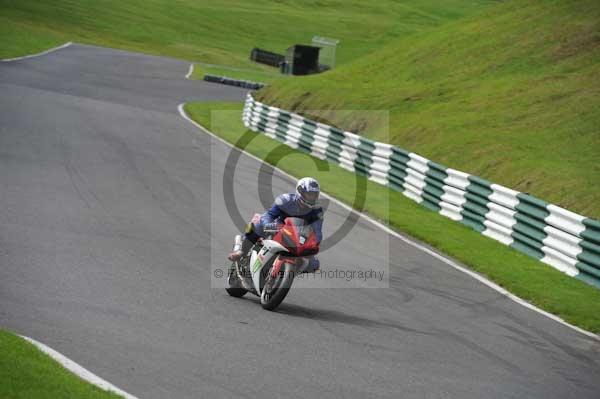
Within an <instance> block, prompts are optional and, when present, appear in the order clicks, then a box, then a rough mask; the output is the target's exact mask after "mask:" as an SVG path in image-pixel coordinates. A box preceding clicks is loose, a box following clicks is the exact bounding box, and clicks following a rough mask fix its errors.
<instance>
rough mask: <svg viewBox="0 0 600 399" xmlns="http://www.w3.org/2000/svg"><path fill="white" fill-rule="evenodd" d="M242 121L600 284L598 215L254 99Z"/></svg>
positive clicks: (592, 282)
mask: <svg viewBox="0 0 600 399" xmlns="http://www.w3.org/2000/svg"><path fill="white" fill-rule="evenodd" d="M242 119H243V122H244V124H245V125H246V127H247V128H249V129H251V130H253V131H255V132H262V133H265V135H266V136H268V137H271V138H274V139H276V140H279V141H281V142H283V143H285V144H287V145H289V146H290V147H293V148H296V149H299V150H303V151H305V152H308V153H310V154H311V155H313V156H315V157H317V158H320V159H324V160H328V161H331V162H334V163H336V164H338V165H340V166H341V167H343V168H345V169H347V170H350V171H352V172H355V173H358V174H361V175H365V176H367V177H368V178H369V179H370V180H373V181H375V182H377V183H380V184H383V185H385V186H388V187H390V188H391V189H393V190H396V191H400V192H402V193H403V194H404V195H406V196H407V197H409V198H411V199H412V200H414V201H416V202H418V203H420V204H422V205H424V206H426V207H428V208H430V209H432V210H434V211H436V212H438V213H441V214H442V215H444V216H446V217H448V218H450V219H453V220H456V221H460V222H461V223H463V224H466V225H468V226H470V227H472V228H473V229H475V230H477V231H479V232H481V233H482V234H484V235H486V236H488V237H491V238H493V239H495V240H497V241H500V242H501V243H503V244H505V245H509V246H511V247H513V248H515V249H517V250H519V251H521V252H524V253H526V254H527V255H530V256H532V257H534V258H536V259H539V260H541V261H542V262H544V263H547V264H548V265H551V266H553V267H555V268H556V269H558V270H560V271H562V272H564V273H566V274H568V275H569V276H573V277H577V278H579V279H581V280H584V281H586V282H588V283H590V284H593V285H595V286H596V287H599V288H600V222H598V221H597V220H593V219H589V218H586V217H584V216H581V215H578V214H576V213H573V212H571V211H568V210H566V209H563V208H561V207H558V206H556V205H552V204H549V203H547V202H545V201H542V200H540V199H538V198H535V197H532V196H531V195H528V194H524V193H520V192H518V191H515V190H511V189H509V188H506V187H503V186H500V185H498V184H493V183H491V182H489V181H487V180H484V179H482V178H479V177H477V176H472V175H469V174H468V173H464V172H460V171H458V170H454V169H450V168H446V167H445V166H442V165H440V164H437V163H435V162H432V161H430V160H428V159H426V158H423V157H421V156H419V155H417V154H414V153H411V152H408V151H406V150H403V149H401V148H399V147H396V146H393V145H390V144H385V143H379V142H375V141H372V140H369V139H367V138H364V137H361V136H358V135H356V134H353V133H350V132H344V131H341V130H339V129H337V128H335V127H331V126H327V125H324V124H322V123H318V122H314V121H311V120H309V119H306V118H304V117H302V116H300V115H297V114H294V113H291V112H287V111H285V110H282V109H279V108H275V107H270V106H268V105H265V104H262V103H260V102H258V101H255V100H254V98H253V97H252V95H250V94H248V97H247V99H246V104H245V107H244V112H243V115H242Z"/></svg>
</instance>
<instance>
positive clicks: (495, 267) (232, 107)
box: [185, 102, 600, 333]
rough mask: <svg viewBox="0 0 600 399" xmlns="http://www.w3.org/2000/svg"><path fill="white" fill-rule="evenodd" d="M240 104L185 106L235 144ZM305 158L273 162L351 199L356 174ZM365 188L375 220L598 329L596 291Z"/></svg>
mask: <svg viewBox="0 0 600 399" xmlns="http://www.w3.org/2000/svg"><path fill="white" fill-rule="evenodd" d="M242 108H243V104H241V103H223V102H210V103H190V104H186V105H185V111H186V112H187V113H188V115H189V116H190V117H192V118H193V119H194V120H195V121H197V122H198V123H200V124H201V125H203V126H206V127H207V128H209V129H210V130H211V131H212V132H213V133H215V134H216V135H218V136H219V137H222V138H223V139H225V140H226V141H228V142H230V143H232V144H235V143H237V142H238V140H239V139H240V137H242V135H243V134H245V133H246V131H247V130H246V128H245V127H244V125H243V124H242V122H241V117H240V114H241V110H242ZM212 111H235V112H228V113H221V114H220V117H219V123H218V124H212V121H211V112H212ZM249 137H251V139H250V141H249V143H248V144H247V146H246V148H245V150H246V151H247V152H249V153H251V154H253V155H255V156H257V157H259V158H261V159H263V160H265V162H267V163H271V164H273V160H274V159H277V158H278V156H279V155H280V153H281V151H284V149H283V148H282V146H280V143H279V142H277V141H275V140H272V139H270V138H268V137H266V136H264V135H261V134H257V133H252V134H251V135H250V136H249ZM278 148H279V149H278ZM285 151H286V152H289V151H290V149H289V148H288V147H285ZM293 152H297V151H293ZM310 158H311V157H309V156H308V155H306V156H302V157H295V158H294V162H288V163H279V164H278V165H277V166H278V167H279V168H280V169H282V170H284V171H286V172H288V173H290V174H291V175H293V176H305V175H306V174H307V173H308V172H309V171H310V172H311V173H312V174H313V175H314V176H315V177H316V178H317V179H319V181H320V182H321V185H322V187H323V189H324V191H325V192H327V193H328V194H330V195H332V196H334V197H336V198H338V199H339V200H341V201H343V202H345V203H347V204H352V201H353V199H354V197H355V193H354V191H353V187H354V182H355V179H356V177H355V175H354V174H353V173H350V172H348V171H346V170H344V169H342V168H340V167H338V166H336V165H333V164H329V165H328V169H329V170H328V171H326V172H321V171H318V170H317V168H315V165H321V166H322V167H323V166H324V165H325V164H326V163H327V162H326V161H321V160H318V159H314V160H313V159H310ZM315 162H316V164H315ZM366 187H367V190H369V195H368V196H367V202H366V203H365V207H364V212H365V213H367V214H369V215H371V216H373V217H374V218H376V219H377V218H379V219H381V218H385V217H386V215H387V216H388V217H389V224H390V226H391V227H392V228H394V229H397V230H399V231H402V232H404V233H407V234H409V235H411V236H412V237H415V238H417V239H418V240H421V241H423V242H426V243H428V244H430V245H432V246H433V247H435V248H437V249H439V250H440V251H442V252H444V253H446V254H448V255H450V256H452V257H453V258H455V259H457V260H459V261H460V262H462V263H463V264H465V265H467V266H469V267H470V268H471V269H473V270H475V271H477V272H478V273H481V274H482V275H485V276H486V277H488V278H489V279H490V280H492V281H494V282H496V283H497V284H499V285H500V286H502V287H504V288H506V289H507V290H509V291H510V292H512V293H514V294H515V295H517V296H519V297H521V298H523V299H525V300H527V301H529V302H531V303H533V304H535V305H536V306H538V307H540V308H542V309H544V310H546V311H548V312H550V313H553V314H556V315H558V316H560V317H561V318H563V319H564V320H566V321H568V322H569V323H571V324H574V325H576V326H579V327H581V328H584V329H586V330H588V331H592V332H595V333H600V290H597V289H596V288H593V287H591V286H588V285H587V284H585V283H583V282H581V281H579V280H576V279H573V278H570V277H568V276H566V275H565V274H563V273H561V272H559V271H557V270H555V269H553V268H552V267H550V266H547V265H545V264H543V263H541V262H538V261H536V260H534V259H532V258H530V257H528V256H526V255H523V254H521V253H519V252H517V251H515V250H513V249H511V248H510V247H506V246H503V245H501V244H499V243H498V242H496V241H494V240H491V239H489V238H487V237H485V236H482V235H480V234H479V233H477V232H475V231H473V230H471V229H470V228H468V227H466V226H463V225H462V224H460V223H456V222H453V221H451V220H450V219H447V218H445V217H443V216H441V215H438V214H437V213H434V212H432V211H429V210H427V209H426V208H424V207H421V206H419V205H418V204H417V203H415V202H413V201H411V200H409V199H408V198H406V197H404V196H403V195H402V194H400V193H398V192H396V191H393V190H389V189H387V188H386V187H383V186H381V185H379V184H376V183H373V182H370V181H367V182H366ZM388 195H389V209H384V208H382V204H381V203H379V202H378V201H377V198H386V196H388ZM386 203H387V201H386Z"/></svg>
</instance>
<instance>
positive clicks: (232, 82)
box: [204, 74, 265, 90]
mask: <svg viewBox="0 0 600 399" xmlns="http://www.w3.org/2000/svg"><path fill="white" fill-rule="evenodd" d="M204 80H205V81H207V82H213V83H220V84H224V85H229V86H236V87H242V88H244V89H250V90H258V89H262V88H263V87H265V84H264V83H258V82H252V81H250V80H240V79H233V78H228V77H227V76H217V75H210V74H206V75H204Z"/></svg>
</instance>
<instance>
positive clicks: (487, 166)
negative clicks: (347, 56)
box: [258, 0, 600, 219]
mask: <svg viewBox="0 0 600 399" xmlns="http://www.w3.org/2000/svg"><path fill="white" fill-rule="evenodd" d="M258 98H259V99H260V100H262V101H265V102H267V103H269V104H274V105H278V106H282V107H284V108H287V109H295V110H297V111H299V112H301V113H305V114H306V115H308V116H311V115H312V116H314V115H315V114H314V112H312V113H311V112H309V111H308V110H323V109H325V110H335V109H350V110H389V116H390V123H389V133H388V132H387V127H388V126H387V124H382V123H381V121H378V120H377V119H375V118H369V117H365V116H364V113H362V114H361V115H360V117H357V116H358V113H356V114H355V115H354V116H353V115H352V113H344V114H341V113H338V114H336V113H333V112H330V113H328V112H324V113H319V117H320V118H322V119H323V120H326V121H328V122H330V123H334V124H336V125H338V126H340V127H342V128H345V129H347V130H352V131H356V132H359V133H361V134H364V135H366V136H368V137H371V138H374V139H377V140H380V141H386V142H391V143H394V144H397V145H399V146H401V147H403V148H406V149H409V150H411V151H414V152H416V153H419V154H421V155H423V156H426V157H428V158H430V159H432V160H435V161H437V162H441V163H443V164H445V165H446V166H449V167H453V168H455V169H459V170H463V171H465V172H469V173H473V174H475V175H479V176H482V177H485V178H487V179H489V180H491V181H493V182H496V183H500V184H503V185H506V186H508V187H511V188H514V189H518V190H520V191H523V192H529V193H531V194H533V195H536V196H539V197H540V198H543V199H545V200H548V201H550V202H553V203H556V204H560V205H562V206H564V207H566V208H569V209H571V210H574V211H577V212H580V213H582V214H584V215H587V216H591V217H594V218H597V219H598V218H600V162H599V161H600V2H598V1H597V0H559V1H552V0H513V1H507V2H504V3H498V4H497V5H494V6H492V7H489V8H487V9H486V11H485V12H483V13H481V14H479V15H474V16H471V17H467V18H465V19H462V20H457V21H455V22H452V23H449V24H445V25H443V26H440V27H439V28H435V29H432V30H428V31H426V32H423V33H421V34H416V35H413V36H410V37H406V38H399V39H397V40H395V41H394V42H393V43H390V44H387V45H386V46H384V47H383V48H381V49H380V50H378V51H376V52H374V53H372V54H370V55H368V56H365V57H363V58H362V59H360V60H358V61H356V62H354V63H350V64H347V65H344V66H342V67H340V68H338V69H337V70H334V71H331V72H328V73H325V74H322V75H320V76H311V77H303V78H296V79H288V80H285V81H276V82H275V83H274V84H273V85H272V86H271V87H268V88H266V89H263V90H261V91H260V92H259V96H258Z"/></svg>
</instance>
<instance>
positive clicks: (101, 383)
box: [20, 335, 138, 399]
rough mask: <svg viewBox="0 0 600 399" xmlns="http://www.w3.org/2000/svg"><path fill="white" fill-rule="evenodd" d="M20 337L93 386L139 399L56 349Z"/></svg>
mask: <svg viewBox="0 0 600 399" xmlns="http://www.w3.org/2000/svg"><path fill="white" fill-rule="evenodd" d="M20 337H21V338H23V339H24V340H26V341H28V342H29V343H31V344H33V345H34V346H35V347H36V348H38V349H39V350H41V351H42V352H44V353H46V354H47V355H48V356H50V357H51V358H52V359H54V360H56V361H57V362H58V363H60V365H61V366H63V367H64V368H66V369H67V370H69V371H70V372H72V373H73V374H75V375H76V376H78V377H79V378H81V379H82V380H85V381H87V382H89V383H91V384H94V385H96V386H97V387H99V388H101V389H103V390H105V391H110V392H114V393H116V394H118V395H121V396H123V397H124V398H125V399H138V398H137V397H135V396H133V395H131V394H128V393H127V392H125V391H123V390H122V389H119V388H117V387H116V386H114V385H113V384H111V383H110V382H108V381H106V380H104V379H102V378H100V377H98V376H97V375H96V374H94V373H92V372H91V371H89V370H87V369H85V368H84V367H82V366H80V365H79V364H77V363H75V362H74V361H73V360H71V359H69V358H68V357H66V356H64V355H62V354H61V353H59V352H57V351H55V350H54V349H52V348H50V347H49V346H47V345H45V344H43V343H41V342H39V341H36V340H35V339H33V338H29V337H26V336H24V335H20Z"/></svg>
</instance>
